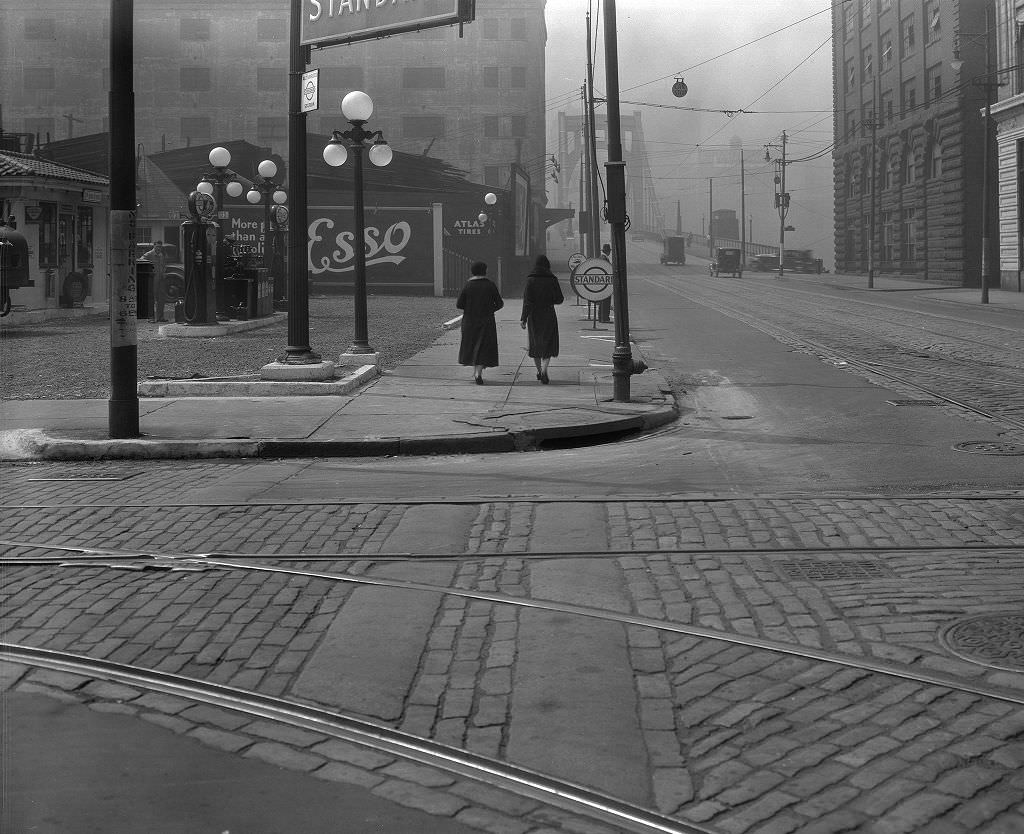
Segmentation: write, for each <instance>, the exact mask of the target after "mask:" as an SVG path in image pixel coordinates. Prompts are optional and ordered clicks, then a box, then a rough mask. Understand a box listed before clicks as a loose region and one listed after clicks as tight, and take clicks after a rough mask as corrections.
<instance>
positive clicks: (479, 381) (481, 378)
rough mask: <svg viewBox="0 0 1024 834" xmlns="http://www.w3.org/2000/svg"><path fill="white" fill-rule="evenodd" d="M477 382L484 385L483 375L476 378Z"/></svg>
mask: <svg viewBox="0 0 1024 834" xmlns="http://www.w3.org/2000/svg"><path fill="white" fill-rule="evenodd" d="M476 384H477V385H483V384H484V378H483V377H482V376H478V377H477V378H476Z"/></svg>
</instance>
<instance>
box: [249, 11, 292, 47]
mask: <svg viewBox="0 0 1024 834" xmlns="http://www.w3.org/2000/svg"><path fill="white" fill-rule="evenodd" d="M256 40H257V41H261V42H264V43H265V42H267V41H286V40H288V21H287V20H286V19H285V18H283V17H261V18H259V19H258V20H257V21H256Z"/></svg>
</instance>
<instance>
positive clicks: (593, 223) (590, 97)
mask: <svg viewBox="0 0 1024 834" xmlns="http://www.w3.org/2000/svg"><path fill="white" fill-rule="evenodd" d="M587 112H588V120H587V130H588V131H589V134H590V137H589V138H590V152H589V155H590V159H589V162H590V171H591V174H590V181H589V185H590V229H589V231H590V241H591V243H590V252H588V253H587V254H588V256H589V257H591V258H596V257H597V256H598V255H599V254H600V253H601V221H600V217H599V215H598V210H597V128H596V126H595V124H594V123H595V121H596V119H595V117H594V60H593V53H592V50H591V36H590V10H589V9H588V10H587Z"/></svg>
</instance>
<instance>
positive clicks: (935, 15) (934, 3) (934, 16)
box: [924, 0, 942, 43]
mask: <svg viewBox="0 0 1024 834" xmlns="http://www.w3.org/2000/svg"><path fill="white" fill-rule="evenodd" d="M924 25H925V36H926V38H927V40H928V43H931V42H932V41H937V40H938V39H939V38H941V37H942V16H941V15H940V14H939V0H928V2H927V3H925V4H924Z"/></svg>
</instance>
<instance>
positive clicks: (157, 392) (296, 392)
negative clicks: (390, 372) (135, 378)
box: [136, 365, 379, 399]
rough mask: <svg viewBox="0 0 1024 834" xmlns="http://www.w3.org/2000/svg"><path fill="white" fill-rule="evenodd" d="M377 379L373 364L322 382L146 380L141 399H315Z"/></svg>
mask: <svg viewBox="0 0 1024 834" xmlns="http://www.w3.org/2000/svg"><path fill="white" fill-rule="evenodd" d="M378 376H379V370H378V368H377V366H376V365H363V366H362V367H360V368H358V369H356V370H355V371H353V372H352V373H349V374H345V375H344V376H336V377H335V378H334V379H333V380H325V381H323V382H316V381H304V380H262V379H260V380H250V381H244V382H238V381H234V380H227V379H169V380H152V379H150V380H145V381H143V382H140V383H139V384H138V387H137V389H136V390H137V391H138V395H139V396H140V397H150V398H153V399H159V398H162V397H316V396H332V395H333V396H339V395H342V394H349V393H351V392H352V391H354V390H356V389H357V388H360V387H362V386H363V385H365V384H366V383H367V382H369V381H370V380H373V379H376V378H377V377H378Z"/></svg>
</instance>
